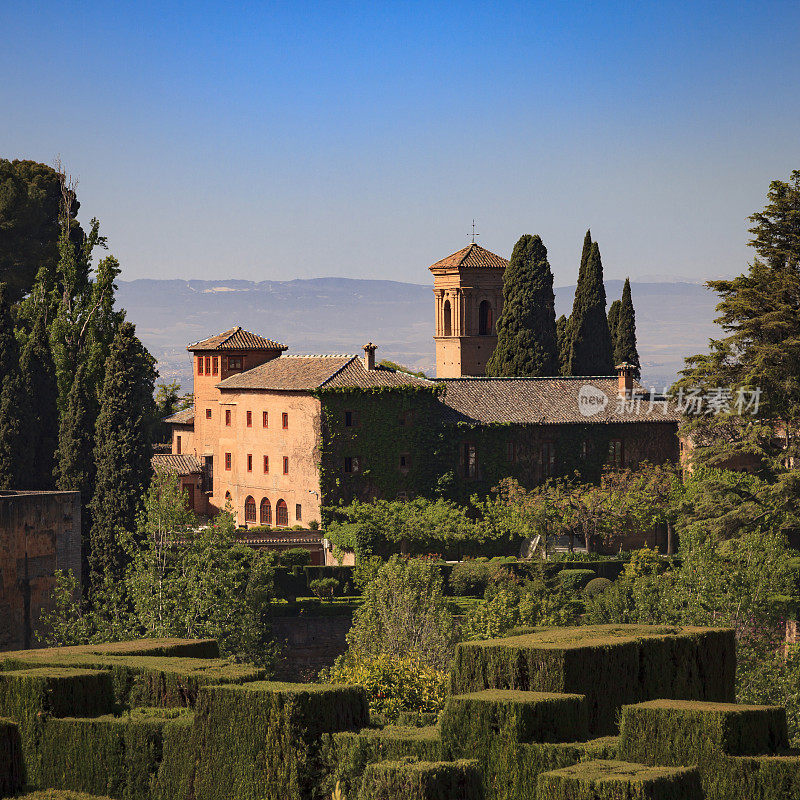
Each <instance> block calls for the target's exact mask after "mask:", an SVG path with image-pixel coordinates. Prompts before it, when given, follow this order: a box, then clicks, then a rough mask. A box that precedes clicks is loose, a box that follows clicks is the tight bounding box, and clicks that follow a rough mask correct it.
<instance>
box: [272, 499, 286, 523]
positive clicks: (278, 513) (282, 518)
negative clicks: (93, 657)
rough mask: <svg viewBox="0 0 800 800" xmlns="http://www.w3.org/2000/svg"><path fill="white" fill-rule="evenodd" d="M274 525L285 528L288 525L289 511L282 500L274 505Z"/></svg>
mask: <svg viewBox="0 0 800 800" xmlns="http://www.w3.org/2000/svg"><path fill="white" fill-rule="evenodd" d="M275 524H276V525H281V526H283V527H286V526H287V525H288V524H289V509H288V508H287V507H286V502H285V501H284V500H278V502H277V503H275Z"/></svg>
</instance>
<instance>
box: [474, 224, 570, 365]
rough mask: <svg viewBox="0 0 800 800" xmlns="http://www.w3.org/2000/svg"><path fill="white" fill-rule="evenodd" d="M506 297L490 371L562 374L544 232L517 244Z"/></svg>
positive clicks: (507, 277) (505, 278)
mask: <svg viewBox="0 0 800 800" xmlns="http://www.w3.org/2000/svg"><path fill="white" fill-rule="evenodd" d="M503 298H504V304H503V313H502V314H501V315H500V319H499V320H498V321H497V347H496V349H495V351H494V353H493V354H492V356H491V358H490V359H489V362H488V364H487V365H486V374H487V375H493V376H495V377H502V376H517V375H557V374H558V344H557V340H556V312H555V295H554V294H553V273H552V272H551V271H550V264H549V263H548V261H547V248H546V247H545V246H544V244H543V243H542V240H541V238H540V237H539V236H531V235H530V234H525V235H524V236H522V237H521V238H520V240H519V241H518V242H517V243H516V245H514V252H513V253H512V254H511V261H510V262H509V265H508V267H506V271H505V274H504V276H503Z"/></svg>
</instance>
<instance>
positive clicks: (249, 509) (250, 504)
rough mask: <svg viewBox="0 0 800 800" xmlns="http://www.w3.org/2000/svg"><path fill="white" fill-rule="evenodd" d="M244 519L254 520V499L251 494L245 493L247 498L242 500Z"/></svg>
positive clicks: (246, 520)
mask: <svg viewBox="0 0 800 800" xmlns="http://www.w3.org/2000/svg"><path fill="white" fill-rule="evenodd" d="M244 521H245V522H255V521H256V501H255V500H254V499H253V497H252V496H251V495H247V498H246V499H245V501H244Z"/></svg>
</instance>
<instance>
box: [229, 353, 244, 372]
mask: <svg viewBox="0 0 800 800" xmlns="http://www.w3.org/2000/svg"><path fill="white" fill-rule="evenodd" d="M241 368H242V357H241V356H228V372H232V371H234V370H240V369H241Z"/></svg>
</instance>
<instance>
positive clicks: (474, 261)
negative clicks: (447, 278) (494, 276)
mask: <svg viewBox="0 0 800 800" xmlns="http://www.w3.org/2000/svg"><path fill="white" fill-rule="evenodd" d="M507 266H508V260H507V259H505V258H503V257H502V256H498V255H496V254H495V253H492V252H490V251H489V250H486V249H485V248H484V247H481V246H480V245H477V244H475V242H472V243H471V244H468V245H467V246H466V247H462V248H461V250H459V251H458V252H457V253H453V254H452V255H450V256H447V258H443V259H442V260H441V261H437V262H436V263H435V264H431V266H430V269H461V268H468V267H488V268H490V269H505V268H506V267H507Z"/></svg>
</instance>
